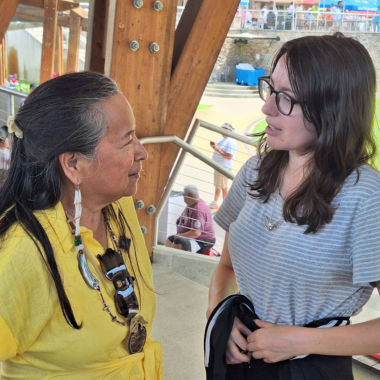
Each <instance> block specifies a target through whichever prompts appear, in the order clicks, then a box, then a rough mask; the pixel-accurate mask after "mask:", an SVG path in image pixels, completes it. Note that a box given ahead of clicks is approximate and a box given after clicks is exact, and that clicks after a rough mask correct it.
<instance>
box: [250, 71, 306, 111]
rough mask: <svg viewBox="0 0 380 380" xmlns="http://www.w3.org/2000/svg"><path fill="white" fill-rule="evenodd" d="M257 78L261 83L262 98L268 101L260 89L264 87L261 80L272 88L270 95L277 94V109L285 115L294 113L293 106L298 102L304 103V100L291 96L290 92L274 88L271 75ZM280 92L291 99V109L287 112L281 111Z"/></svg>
mask: <svg viewBox="0 0 380 380" xmlns="http://www.w3.org/2000/svg"><path fill="white" fill-rule="evenodd" d="M257 80H258V84H259V95H260V98H261V99H262V100H264V102H265V103H266V102H267V101H266V100H265V99H264V98H263V96H262V94H261V91H260V89H261V88H262V87H261V85H260V82H265V83H266V84H267V85H268V86H269V88H270V91H271V93H270V95H272V94H275V95H276V106H277V109H278V111H279V112H281V113H282V114H283V115H285V116H289V115H290V114H291V113H292V111H293V107H294V106H295V105H296V104H301V103H302V102H300V101H298V100H296V99H294V98H293V97H291V96H290V95H289V94H287V93H286V92H283V91H276V90H275V89H274V88H273V86H272V85H271V84H270V77H269V76H266V77H258V78H257ZM279 94H284V95H285V96H287V97H288V98H289V99H290V111H289V113H285V112H283V111H281V109H280V106H279V103H280V99H279V97H278V95H279Z"/></svg>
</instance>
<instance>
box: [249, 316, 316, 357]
mask: <svg viewBox="0 0 380 380" xmlns="http://www.w3.org/2000/svg"><path fill="white" fill-rule="evenodd" d="M255 323H256V324H257V326H259V327H260V329H258V330H256V331H254V332H253V333H251V334H250V335H248V338H247V341H248V345H247V350H248V351H250V352H251V353H252V357H253V358H254V359H263V360H264V361H265V362H266V363H276V362H279V361H282V360H286V359H290V358H293V357H295V356H298V355H303V354H306V353H307V352H305V351H304V350H306V348H305V343H306V340H305V339H306V335H307V332H308V331H306V330H311V329H306V328H304V327H298V326H282V325H275V324H273V323H269V322H265V321H260V320H255Z"/></svg>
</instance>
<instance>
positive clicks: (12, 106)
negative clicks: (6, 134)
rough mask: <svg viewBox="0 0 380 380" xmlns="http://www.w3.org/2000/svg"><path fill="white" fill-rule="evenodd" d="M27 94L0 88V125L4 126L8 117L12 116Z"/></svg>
mask: <svg viewBox="0 0 380 380" xmlns="http://www.w3.org/2000/svg"><path fill="white" fill-rule="evenodd" d="M27 96H28V94H25V93H23V92H20V91H17V90H12V89H10V88H8V87H3V86H0V124H1V125H6V124H7V120H8V116H11V115H12V116H14V115H16V113H17V112H18V110H19V108H20V107H21V104H22V102H23V101H24V100H25V99H26V97H27Z"/></svg>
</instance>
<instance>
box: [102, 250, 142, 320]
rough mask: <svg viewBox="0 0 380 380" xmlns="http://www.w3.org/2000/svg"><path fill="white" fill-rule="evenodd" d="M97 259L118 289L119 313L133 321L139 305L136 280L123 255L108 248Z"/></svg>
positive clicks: (116, 299) (116, 302) (117, 305)
mask: <svg viewBox="0 0 380 380" xmlns="http://www.w3.org/2000/svg"><path fill="white" fill-rule="evenodd" d="M97 257H98V259H99V261H100V266H101V268H102V270H103V273H104V275H105V276H106V278H107V279H108V280H110V281H112V283H113V285H114V287H115V289H116V293H115V304H116V309H117V311H118V313H120V314H121V315H122V316H123V317H125V318H126V319H128V320H131V319H132V318H133V317H134V316H135V315H136V314H138V312H139V304H138V302H137V298H136V294H135V291H134V288H133V282H134V280H135V279H134V277H132V276H131V275H130V274H129V273H128V270H127V268H126V266H125V262H124V259H123V256H122V254H121V253H118V252H116V251H115V250H113V249H111V248H108V249H107V250H106V252H105V253H104V255H103V256H101V255H98V256H97Z"/></svg>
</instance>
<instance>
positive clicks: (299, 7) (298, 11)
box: [296, 4, 305, 19]
mask: <svg viewBox="0 0 380 380" xmlns="http://www.w3.org/2000/svg"><path fill="white" fill-rule="evenodd" d="M302 12H303V5H302V4H298V5H297V6H296V14H297V19H304V18H305V16H304V14H303V13H302Z"/></svg>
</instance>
